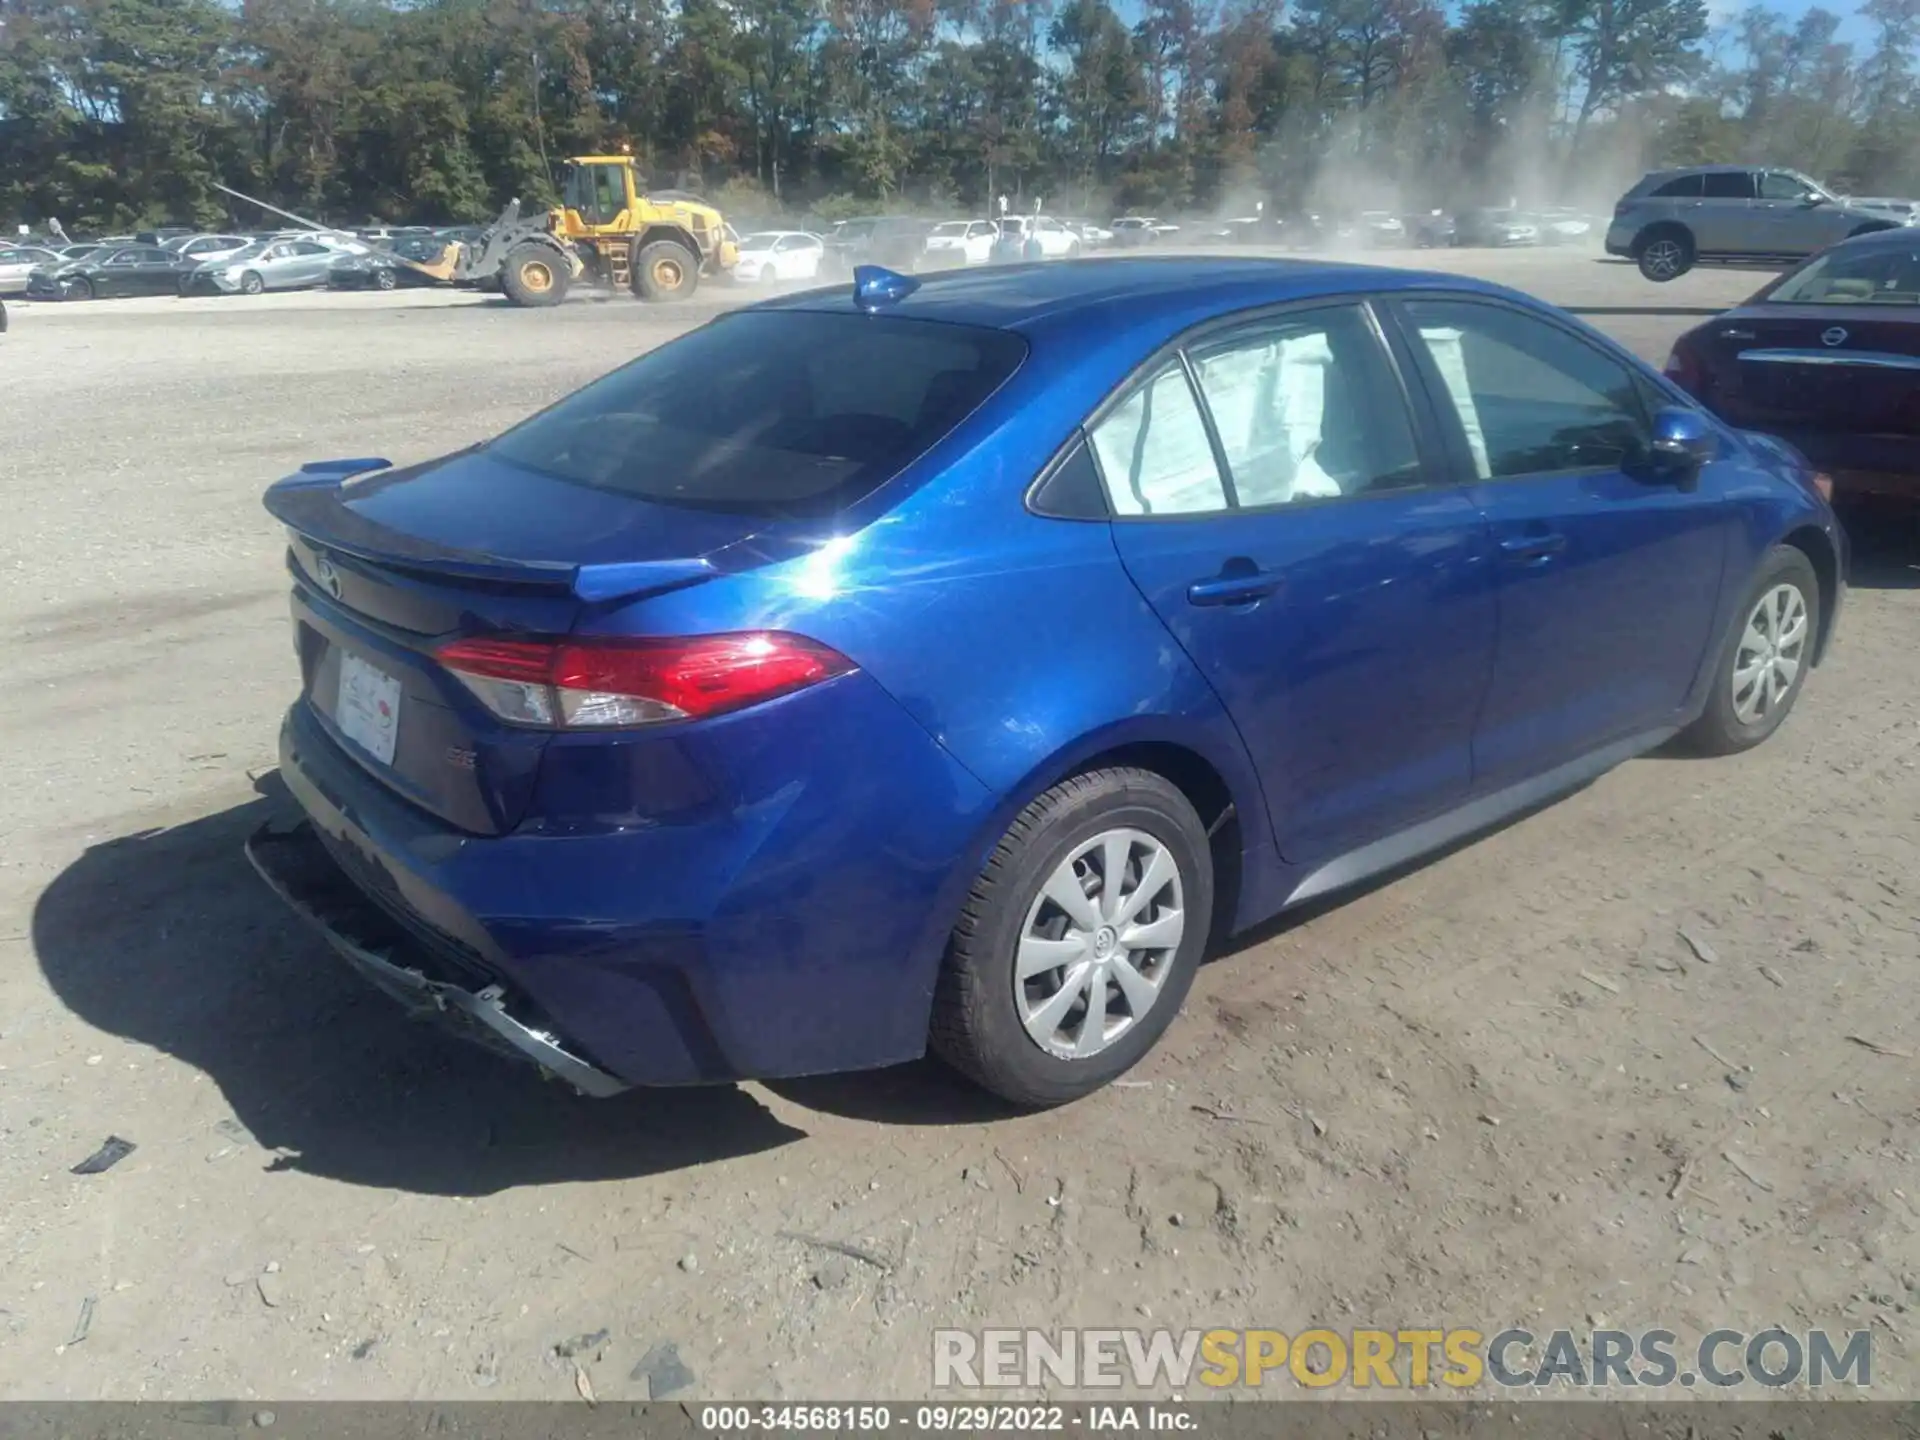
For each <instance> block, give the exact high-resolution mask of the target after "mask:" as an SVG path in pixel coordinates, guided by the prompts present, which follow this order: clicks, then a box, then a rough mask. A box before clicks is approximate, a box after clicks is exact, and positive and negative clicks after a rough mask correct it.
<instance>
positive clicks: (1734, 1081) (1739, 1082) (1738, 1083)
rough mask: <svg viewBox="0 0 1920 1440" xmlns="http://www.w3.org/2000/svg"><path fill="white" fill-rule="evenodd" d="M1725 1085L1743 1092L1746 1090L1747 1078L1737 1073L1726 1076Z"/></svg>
mask: <svg viewBox="0 0 1920 1440" xmlns="http://www.w3.org/2000/svg"><path fill="white" fill-rule="evenodd" d="M1727 1084H1728V1085H1730V1086H1732V1087H1733V1088H1734V1089H1735V1090H1736V1091H1739V1090H1744V1089H1746V1088H1747V1077H1746V1076H1744V1075H1741V1074H1738V1073H1734V1074H1730V1075H1728V1076H1727Z"/></svg>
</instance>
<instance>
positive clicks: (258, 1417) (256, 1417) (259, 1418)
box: [253, 1410, 273, 1430]
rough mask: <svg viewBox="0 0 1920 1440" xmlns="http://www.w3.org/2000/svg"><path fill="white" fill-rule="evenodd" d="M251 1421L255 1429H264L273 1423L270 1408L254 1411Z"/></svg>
mask: <svg viewBox="0 0 1920 1440" xmlns="http://www.w3.org/2000/svg"><path fill="white" fill-rule="evenodd" d="M253 1423H254V1427H255V1428H256V1429H260V1430H265V1429H266V1428H267V1427H268V1426H270V1425H272V1424H273V1411H271V1410H256V1411H254V1412H253Z"/></svg>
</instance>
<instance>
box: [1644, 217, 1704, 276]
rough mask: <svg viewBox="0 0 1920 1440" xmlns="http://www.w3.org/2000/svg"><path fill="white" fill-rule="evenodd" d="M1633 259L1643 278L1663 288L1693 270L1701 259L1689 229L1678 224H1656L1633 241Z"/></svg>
mask: <svg viewBox="0 0 1920 1440" xmlns="http://www.w3.org/2000/svg"><path fill="white" fill-rule="evenodd" d="M1633 258H1634V261H1635V263H1636V264H1638V265H1639V267H1640V273H1641V274H1642V275H1644V276H1645V277H1646V278H1647V279H1649V280H1651V281H1653V283H1654V284H1656V285H1664V284H1666V283H1667V282H1668V281H1669V280H1678V279H1679V278H1680V277H1681V276H1682V275H1684V274H1686V273H1687V272H1688V271H1689V270H1691V269H1693V266H1694V261H1695V260H1696V259H1697V258H1698V256H1697V255H1696V253H1695V251H1694V247H1693V236H1692V234H1691V233H1689V232H1688V231H1687V230H1685V229H1683V228H1682V227H1680V226H1678V225H1654V226H1651V227H1649V228H1648V229H1647V230H1646V231H1645V232H1643V233H1642V234H1641V235H1640V237H1639V238H1638V239H1637V240H1635V241H1634V242H1633Z"/></svg>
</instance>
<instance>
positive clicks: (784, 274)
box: [733, 230, 827, 285]
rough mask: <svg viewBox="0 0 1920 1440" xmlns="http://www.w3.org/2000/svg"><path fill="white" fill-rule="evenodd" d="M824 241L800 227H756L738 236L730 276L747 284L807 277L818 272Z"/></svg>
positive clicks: (811, 277)
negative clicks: (737, 257)
mask: <svg viewBox="0 0 1920 1440" xmlns="http://www.w3.org/2000/svg"><path fill="white" fill-rule="evenodd" d="M826 253H827V247H826V243H825V242H824V241H823V240H821V238H820V237H819V236H818V235H809V234H808V233H807V232H806V231H804V230H756V231H755V232H754V233H753V234H751V235H746V236H743V237H742V238H741V240H740V260H739V263H738V264H736V265H735V266H734V267H733V278H734V279H736V280H739V281H741V282H743V283H745V284H748V285H756V284H758V283H759V282H761V281H762V280H811V279H813V278H814V277H815V276H817V275H818V274H819V273H820V262H821V261H822V260H823V259H824V258H825V257H826Z"/></svg>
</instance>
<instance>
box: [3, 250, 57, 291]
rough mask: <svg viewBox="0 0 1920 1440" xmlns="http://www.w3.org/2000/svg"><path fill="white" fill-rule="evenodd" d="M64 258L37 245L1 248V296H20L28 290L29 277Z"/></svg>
mask: <svg viewBox="0 0 1920 1440" xmlns="http://www.w3.org/2000/svg"><path fill="white" fill-rule="evenodd" d="M61 259H62V257H61V256H60V255H59V254H58V253H57V252H55V251H52V250H43V249H41V248H40V247H39V246H37V245H10V246H4V247H0V295H18V294H19V293H20V292H21V291H22V290H24V289H26V288H27V277H28V276H29V275H31V274H32V273H33V272H34V271H35V270H36V269H38V268H39V267H41V266H42V265H46V266H53V265H58V264H59V263H60V262H61Z"/></svg>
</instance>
